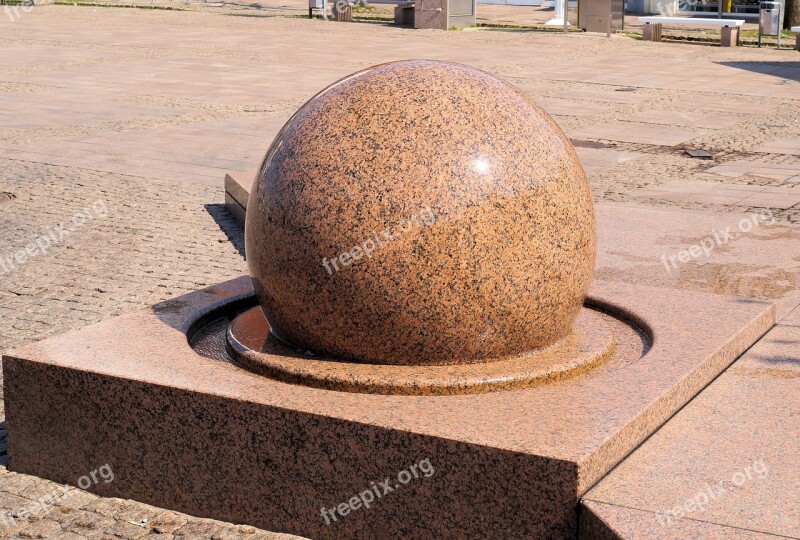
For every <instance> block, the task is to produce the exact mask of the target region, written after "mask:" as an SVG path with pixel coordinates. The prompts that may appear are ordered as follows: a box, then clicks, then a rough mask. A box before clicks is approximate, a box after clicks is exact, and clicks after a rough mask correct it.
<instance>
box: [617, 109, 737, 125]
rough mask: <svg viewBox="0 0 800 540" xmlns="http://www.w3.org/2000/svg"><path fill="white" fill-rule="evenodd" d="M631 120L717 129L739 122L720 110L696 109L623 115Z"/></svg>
mask: <svg viewBox="0 0 800 540" xmlns="http://www.w3.org/2000/svg"><path fill="white" fill-rule="evenodd" d="M623 120H628V121H631V122H645V123H648V124H664V125H667V126H687V127H695V128H709V129H719V128H725V127H729V126H733V125H735V124H737V123H738V122H741V121H742V120H741V118H740V117H738V116H731V115H730V114H724V113H722V112H716V111H715V112H697V111H659V110H651V111H643V112H640V113H636V114H632V115H630V116H625V117H623Z"/></svg>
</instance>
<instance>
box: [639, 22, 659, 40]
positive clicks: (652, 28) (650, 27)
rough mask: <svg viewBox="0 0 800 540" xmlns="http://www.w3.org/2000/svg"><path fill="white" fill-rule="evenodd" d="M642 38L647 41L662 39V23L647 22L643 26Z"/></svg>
mask: <svg viewBox="0 0 800 540" xmlns="http://www.w3.org/2000/svg"><path fill="white" fill-rule="evenodd" d="M642 39H643V40H645V41H661V25H660V24H651V23H645V24H644V26H642Z"/></svg>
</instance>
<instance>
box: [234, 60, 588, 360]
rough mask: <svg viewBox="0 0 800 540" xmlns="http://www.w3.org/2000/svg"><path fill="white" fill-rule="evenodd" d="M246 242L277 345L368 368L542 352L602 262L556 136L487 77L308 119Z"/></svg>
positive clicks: (430, 72) (442, 83) (352, 92)
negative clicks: (597, 257) (370, 365)
mask: <svg viewBox="0 0 800 540" xmlns="http://www.w3.org/2000/svg"><path fill="white" fill-rule="evenodd" d="M245 238H246V251H247V259H248V264H249V268H250V274H251V276H252V278H253V284H254V287H255V292H256V296H257V298H258V301H259V303H260V305H261V307H262V308H263V311H264V313H265V315H266V317H267V320H268V322H269V324H270V326H271V328H272V332H273V334H274V335H275V336H276V337H278V338H279V339H281V340H283V341H285V342H286V343H288V344H290V345H293V346H294V347H296V348H297V349H299V350H302V351H304V352H305V351H308V352H310V353H313V354H315V355H318V356H325V357H332V358H336V359H341V360H346V361H358V362H366V363H379V364H405V365H409V364H412V365H413V364H418V365H424V364H427V365H435V364H457V363H474V362H486V361H491V360H496V359H500V358H504V357H508V356H510V355H514V354H518V353H522V352H525V351H530V350H533V349H538V348H543V347H546V346H548V345H551V344H553V343H555V342H557V341H559V340H561V339H563V338H565V337H566V336H567V335H568V334H569V332H570V328H571V326H572V324H573V322H574V320H575V318H576V317H577V315H578V312H579V311H580V309H581V307H582V305H583V302H584V299H585V297H586V293H587V289H588V287H589V282H590V279H591V275H592V269H593V267H594V260H595V216H594V205H593V202H592V194H591V190H590V188H589V184H588V182H587V179H586V174H585V172H584V171H583V168H582V166H581V163H580V161H579V160H578V156H577V155H576V153H575V150H574V148H573V147H572V145H571V144H570V142H569V140H568V139H567V137H566V136H565V135H564V133H563V132H562V131H561V129H559V127H558V126H557V125H556V123H555V122H554V121H553V120H552V119H551V118H550V117H549V116H548V115H547V114H546V113H545V112H544V111H543V110H542V109H541V107H539V106H538V105H537V104H536V103H535V102H534V101H533V100H532V99H531V98H529V97H528V96H526V95H525V94H523V93H522V92H521V91H519V90H517V89H516V88H514V87H513V86H511V85H509V84H508V83H505V82H503V81H501V80H499V79H497V78H495V77H493V76H491V75H488V74H487V73H484V72H482V71H479V70H477V69H474V68H471V67H468V66H464V65H459V64H451V63H446V62H436V61H423V60H413V61H403V62H394V63H389V64H383V65H379V66H375V67H372V68H370V69H367V70H365V71H361V72H358V73H355V74H353V75H351V76H349V77H346V78H344V79H342V80H340V81H339V82H337V83H335V84H333V85H331V86H329V87H328V88H326V89H325V90H323V91H322V92H320V93H319V94H317V95H316V96H315V97H313V98H312V99H311V100H310V101H308V103H306V104H305V105H303V107H301V108H300V110H298V111H297V112H296V113H295V114H294V116H292V118H291V119H290V120H289V121H288V122H287V123H286V125H285V126H284V127H283V129H282V130H281V132H280V133H279V134H278V136H277V137H276V138H275V141H274V142H273V143H272V146H271V147H270V148H269V150H268V152H267V154H266V157H265V158H264V162H263V164H262V165H261V169H260V172H259V174H258V176H257V178H256V180H255V184H254V186H253V189H252V191H251V194H250V200H249V203H248V208H247V219H246V231H245Z"/></svg>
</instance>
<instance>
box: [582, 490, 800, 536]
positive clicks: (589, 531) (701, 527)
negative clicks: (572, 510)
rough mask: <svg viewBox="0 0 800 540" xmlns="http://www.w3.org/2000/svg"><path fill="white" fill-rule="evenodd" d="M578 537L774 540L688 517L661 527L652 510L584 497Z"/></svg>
mask: <svg viewBox="0 0 800 540" xmlns="http://www.w3.org/2000/svg"><path fill="white" fill-rule="evenodd" d="M579 530H580V535H579V539H580V540H686V539H688V538H725V539H730V540H777V539H779V538H785V537H784V536H775V535H772V534H764V533H760V532H755V531H748V530H744V529H738V528H735V527H726V526H724V525H717V524H716V523H709V522H707V521H696V520H692V519H680V518H672V519H671V520H670V522H669V524H668V526H666V527H665V526H661V524H660V523H659V522H658V518H657V515H656V514H655V513H654V512H649V511H643V510H636V509H634V508H625V507H623V506H616V505H613V504H606V503H599V502H596V501H588V500H584V501H582V502H581V514H580V525H579Z"/></svg>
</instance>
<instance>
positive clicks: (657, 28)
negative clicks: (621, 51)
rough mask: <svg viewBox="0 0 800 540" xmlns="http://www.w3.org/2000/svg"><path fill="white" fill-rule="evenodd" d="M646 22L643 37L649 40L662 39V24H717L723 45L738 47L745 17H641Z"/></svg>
mask: <svg viewBox="0 0 800 540" xmlns="http://www.w3.org/2000/svg"><path fill="white" fill-rule="evenodd" d="M639 20H640V21H641V22H643V23H644V26H643V27H642V38H644V39H645V40H647V41H661V25H662V24H678V25H683V26H712V27H713V26H716V27H719V28H720V30H721V32H722V39H721V45H722V46H723V47H736V46H737V45H738V44H739V27H740V26H742V25H743V24H744V19H705V18H699V17H639Z"/></svg>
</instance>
